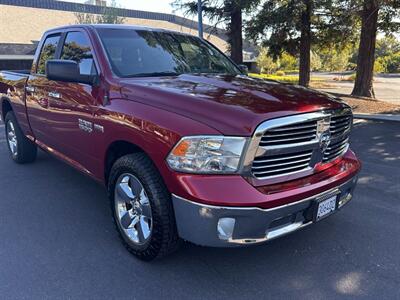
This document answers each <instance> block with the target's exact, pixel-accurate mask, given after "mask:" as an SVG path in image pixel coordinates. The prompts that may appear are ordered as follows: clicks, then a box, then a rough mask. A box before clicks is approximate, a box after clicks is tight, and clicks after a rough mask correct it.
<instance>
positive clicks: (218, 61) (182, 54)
mask: <svg viewBox="0 0 400 300" xmlns="http://www.w3.org/2000/svg"><path fill="white" fill-rule="evenodd" d="M97 31H98V33H99V36H100V39H101V40H102V43H103V45H104V48H105V50H106V52H107V56H108V59H109V61H110V63H111V67H112V69H113V71H114V73H115V74H116V75H118V76H120V77H141V76H168V75H179V74H184V73H192V74H194V73H207V74H231V75H237V74H240V71H239V70H238V68H237V67H236V66H235V65H234V64H233V63H232V62H231V61H230V60H229V59H228V58H227V57H226V56H225V55H223V54H222V53H221V52H219V51H218V50H217V49H216V48H214V47H213V46H211V45H210V44H208V43H206V42H203V41H202V40H200V39H199V38H197V37H194V36H188V35H181V34H175V33H171V32H159V31H149V30H133V29H115V28H114V29H112V28H97Z"/></svg>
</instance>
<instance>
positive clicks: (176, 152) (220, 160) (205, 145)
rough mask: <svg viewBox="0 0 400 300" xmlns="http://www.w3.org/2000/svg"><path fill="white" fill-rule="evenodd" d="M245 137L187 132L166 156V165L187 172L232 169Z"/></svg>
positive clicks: (238, 156) (223, 171) (238, 159)
mask: <svg viewBox="0 0 400 300" xmlns="http://www.w3.org/2000/svg"><path fill="white" fill-rule="evenodd" d="M245 144H246V138H243V137H224V136H190V137H184V138H182V139H181V140H180V141H179V142H178V144H176V146H175V147H174V149H172V151H171V153H170V154H169V155H168V157H167V162H168V164H169V166H170V167H171V168H172V169H174V170H176V171H181V172H188V173H214V174H215V173H220V174H226V173H235V172H236V171H237V170H238V168H239V164H240V158H241V156H242V152H243V148H244V146H245Z"/></svg>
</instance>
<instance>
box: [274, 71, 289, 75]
mask: <svg viewBox="0 0 400 300" xmlns="http://www.w3.org/2000/svg"><path fill="white" fill-rule="evenodd" d="M275 75H276V76H285V75H286V74H285V72H284V71H277V72H276V73H275Z"/></svg>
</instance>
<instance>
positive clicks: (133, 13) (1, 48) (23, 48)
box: [0, 0, 258, 61]
mask: <svg viewBox="0 0 400 300" xmlns="http://www.w3.org/2000/svg"><path fill="white" fill-rule="evenodd" d="M142 1H146V0H142ZM0 5H10V6H21V7H30V8H39V9H49V10H58V11H68V12H79V13H89V14H101V13H103V12H104V9H105V7H104V6H99V5H92V4H81V3H73V2H65V1H55V0H0ZM113 9H115V11H116V13H117V15H118V16H120V17H126V18H136V19H148V20H157V21H166V22H170V23H174V24H177V25H180V26H184V27H187V28H192V29H196V30H197V28H198V23H197V22H196V21H194V20H190V19H187V18H184V17H180V16H177V15H173V14H166V13H158V12H149V11H141V10H132V9H124V8H113ZM114 26H115V25H114ZM203 30H204V32H205V33H207V34H212V35H214V36H218V37H219V38H220V39H222V40H224V41H226V42H227V41H228V36H227V34H226V30H224V29H221V28H216V27H214V26H210V25H206V24H204V25H203ZM36 47H37V43H34V45H27V44H0V55H4V54H7V55H33V54H34V52H35V49H36ZM243 50H244V54H245V55H244V56H245V57H244V60H246V61H254V58H255V57H256V56H257V54H258V51H257V49H256V48H255V47H254V45H253V44H252V43H250V42H249V41H247V40H244V41H243Z"/></svg>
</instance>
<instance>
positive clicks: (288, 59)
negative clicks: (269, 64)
mask: <svg viewBox="0 0 400 300" xmlns="http://www.w3.org/2000/svg"><path fill="white" fill-rule="evenodd" d="M298 66H299V62H298V59H297V58H296V57H295V56H293V55H290V54H289V53H287V52H283V53H282V54H281V55H280V56H279V67H280V69H281V70H294V69H297V68H298Z"/></svg>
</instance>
